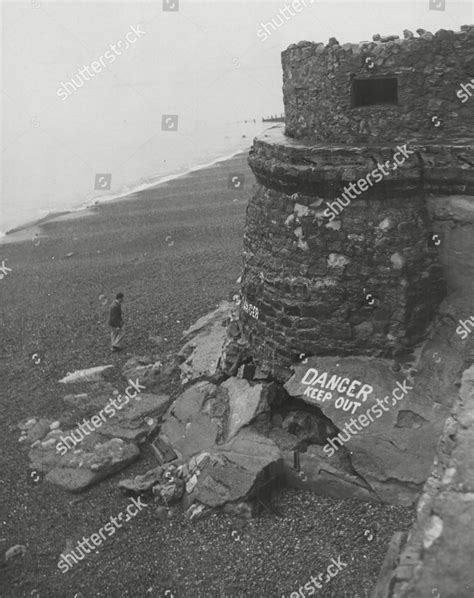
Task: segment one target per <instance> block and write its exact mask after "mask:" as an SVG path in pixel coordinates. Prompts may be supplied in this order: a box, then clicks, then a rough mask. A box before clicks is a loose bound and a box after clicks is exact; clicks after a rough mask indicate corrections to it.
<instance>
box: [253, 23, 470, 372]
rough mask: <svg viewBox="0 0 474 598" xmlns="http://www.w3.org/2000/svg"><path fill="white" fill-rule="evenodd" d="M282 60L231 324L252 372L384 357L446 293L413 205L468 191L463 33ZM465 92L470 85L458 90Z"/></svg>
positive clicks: (414, 337)
mask: <svg viewBox="0 0 474 598" xmlns="http://www.w3.org/2000/svg"><path fill="white" fill-rule="evenodd" d="M418 33H419V37H415V36H413V34H411V33H410V32H408V31H405V39H403V40H402V39H398V38H396V36H391V37H389V38H380V36H374V40H375V41H374V42H370V43H369V42H364V43H361V44H344V45H342V46H341V45H340V44H339V43H338V42H337V40H335V39H334V38H332V39H331V40H330V41H329V43H328V44H327V45H324V44H321V43H319V44H318V43H310V42H300V43H299V44H296V45H291V46H290V47H289V48H288V49H287V50H285V51H284V52H283V53H282V65H283V96H284V105H285V125H284V126H275V127H273V128H272V129H270V130H268V131H266V132H265V133H264V134H262V135H261V136H260V137H258V138H256V139H255V140H254V143H253V146H252V148H251V150H250V155H249V164H250V166H251V168H252V170H253V172H254V174H255V176H256V179H257V187H256V190H255V192H254V194H253V197H252V199H251V200H250V203H249V206H248V209H247V217H246V229H245V236H244V260H245V262H244V270H243V274H242V283H241V291H242V304H241V307H242V309H241V312H242V315H241V318H242V321H243V325H244V331H245V334H246V336H247V337H248V339H249V341H250V344H251V347H252V352H253V357H254V361H256V363H257V364H259V365H260V366H262V367H263V368H271V369H272V371H273V373H274V375H275V376H276V377H277V378H285V377H286V376H287V373H288V371H289V366H290V365H291V364H292V363H295V362H296V361H298V360H301V358H302V354H305V355H315V356H325V355H326V356H330V355H341V356H344V355H365V356H377V357H393V356H396V355H398V354H403V353H405V352H406V351H409V349H410V348H411V347H413V346H414V345H415V344H416V343H418V342H419V341H420V340H421V339H422V338H423V336H424V335H425V333H426V330H427V327H428V325H429V323H430V322H431V320H432V318H433V315H434V313H435V312H436V309H437V307H438V306H439V304H440V302H441V300H442V299H443V297H444V296H445V294H446V284H445V280H444V277H443V273H442V269H441V264H440V263H439V257H438V250H437V244H438V242H439V239H438V236H437V235H436V234H435V233H434V232H433V225H432V222H431V220H430V216H429V212H428V209H427V204H428V202H429V200H431V199H433V198H438V199H439V198H443V197H444V198H446V197H447V196H453V195H456V196H463V195H471V196H472V195H473V194H474V168H473V165H474V137H473V131H474V97H471V95H474V27H472V26H464V27H462V29H461V31H460V32H452V31H445V30H440V31H438V32H437V33H436V34H435V35H433V34H431V33H428V32H424V31H423V30H418ZM471 80H472V81H471Z"/></svg>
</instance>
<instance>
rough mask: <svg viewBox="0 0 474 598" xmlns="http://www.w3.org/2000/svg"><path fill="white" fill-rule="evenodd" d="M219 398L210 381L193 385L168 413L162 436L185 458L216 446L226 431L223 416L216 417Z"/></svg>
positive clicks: (164, 421)
mask: <svg viewBox="0 0 474 598" xmlns="http://www.w3.org/2000/svg"><path fill="white" fill-rule="evenodd" d="M219 400H220V399H219V398H217V395H216V386H215V385H214V384H211V383H210V382H197V383H196V384H194V385H193V386H190V387H189V388H188V389H186V391H185V392H183V394H182V395H180V396H179V397H178V398H177V399H176V400H175V402H174V403H173V405H172V406H171V407H170V408H169V410H168V412H167V413H166V415H165V416H164V418H163V424H162V426H161V432H160V436H162V437H163V439H164V440H165V441H166V442H167V443H169V444H171V445H172V447H173V448H174V449H175V450H178V451H179V452H180V453H181V454H182V455H183V457H184V458H189V457H192V456H193V455H195V454H196V453H199V452H201V451H204V450H206V449H208V448H210V447H213V446H214V445H215V444H216V443H217V440H218V438H219V434H220V433H222V432H223V428H222V425H220V421H221V420H220V418H218V417H213V414H214V410H215V409H216V403H218V402H219ZM224 410H225V405H224V406H223V410H222V411H224ZM216 416H217V413H216Z"/></svg>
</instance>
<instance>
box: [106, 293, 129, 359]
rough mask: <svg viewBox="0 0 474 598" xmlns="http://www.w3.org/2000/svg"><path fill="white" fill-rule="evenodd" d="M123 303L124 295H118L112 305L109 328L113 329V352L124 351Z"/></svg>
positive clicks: (111, 336) (111, 337) (111, 335)
mask: <svg viewBox="0 0 474 598" xmlns="http://www.w3.org/2000/svg"><path fill="white" fill-rule="evenodd" d="M122 303H123V293H117V295H116V297H115V301H112V303H111V304H110V310H109V326H110V327H111V328H112V332H111V334H110V339H111V345H112V347H111V348H112V352H116V351H122V349H123V346H122V341H123V337H124V336H125V332H124V330H123V320H122Z"/></svg>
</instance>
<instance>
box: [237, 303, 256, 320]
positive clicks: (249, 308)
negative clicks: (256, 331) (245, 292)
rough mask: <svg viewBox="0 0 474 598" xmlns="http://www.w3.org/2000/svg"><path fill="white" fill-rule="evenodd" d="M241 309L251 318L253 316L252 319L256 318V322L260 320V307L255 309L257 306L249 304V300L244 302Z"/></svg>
mask: <svg viewBox="0 0 474 598" xmlns="http://www.w3.org/2000/svg"><path fill="white" fill-rule="evenodd" d="M240 307H241V308H242V309H243V310H244V311H245V312H246V313H248V315H249V316H252V318H255V319H256V320H258V307H255V305H252V304H251V303H248V301H247V299H243V300H242V303H241V305H240Z"/></svg>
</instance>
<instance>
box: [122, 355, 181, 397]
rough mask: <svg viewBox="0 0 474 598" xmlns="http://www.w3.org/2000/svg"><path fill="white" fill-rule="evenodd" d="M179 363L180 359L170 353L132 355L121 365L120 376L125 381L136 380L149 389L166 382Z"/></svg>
mask: <svg viewBox="0 0 474 598" xmlns="http://www.w3.org/2000/svg"><path fill="white" fill-rule="evenodd" d="M179 363H180V359H179V358H178V357H177V356H176V355H172V354H171V353H170V354H167V355H165V356H164V357H159V356H157V355H155V356H153V357H151V356H134V357H131V358H130V359H129V360H128V361H127V362H126V363H125V365H124V366H123V368H122V377H123V378H124V379H125V380H127V381H128V380H138V381H139V383H140V384H142V385H143V386H145V387H146V388H147V389H148V390H150V389H153V388H155V387H157V386H159V385H160V384H166V383H168V382H169V380H170V378H171V376H172V375H173V372H174V371H175V370H176V368H177V367H178V364H179Z"/></svg>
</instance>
